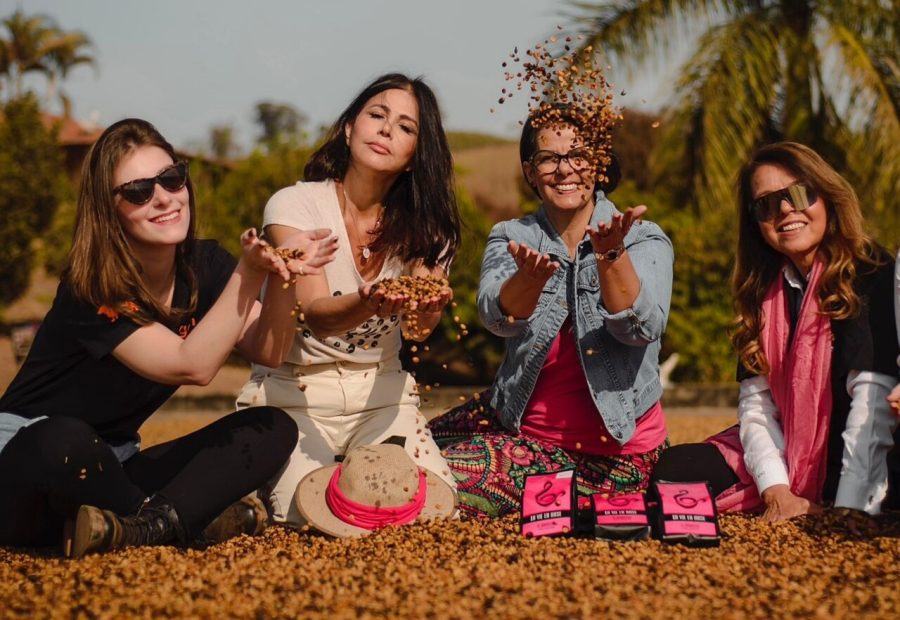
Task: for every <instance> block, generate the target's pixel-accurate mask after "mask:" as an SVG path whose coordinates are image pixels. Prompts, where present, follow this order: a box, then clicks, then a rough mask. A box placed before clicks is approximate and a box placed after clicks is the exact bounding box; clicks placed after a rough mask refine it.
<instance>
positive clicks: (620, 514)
mask: <svg viewBox="0 0 900 620" xmlns="http://www.w3.org/2000/svg"><path fill="white" fill-rule="evenodd" d="M591 502H592V503H593V506H594V511H593V513H594V537H595V538H606V539H611V540H643V539H645V538H649V537H650V519H649V517H648V516H647V501H646V498H645V496H644V494H643V493H622V494H619V495H606V494H603V495H601V494H599V493H597V494H594V495H593V496H592V497H591Z"/></svg>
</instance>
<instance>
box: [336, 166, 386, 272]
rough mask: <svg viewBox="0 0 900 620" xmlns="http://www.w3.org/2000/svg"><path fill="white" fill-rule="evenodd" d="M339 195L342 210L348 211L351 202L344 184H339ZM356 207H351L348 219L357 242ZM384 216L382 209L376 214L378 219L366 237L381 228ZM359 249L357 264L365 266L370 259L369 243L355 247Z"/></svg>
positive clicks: (351, 241) (357, 223)
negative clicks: (341, 199) (341, 198)
mask: <svg viewBox="0 0 900 620" xmlns="http://www.w3.org/2000/svg"><path fill="white" fill-rule="evenodd" d="M341 194H342V195H343V198H344V200H343V202H344V205H343V206H344V210H350V207H349V206H348V204H349V203H350V202H351V201H350V197H349V196H347V190H346V189H345V188H344V184H343V183H341ZM355 211H356V205H353V210H350V219H351V220H353V235H354V236H355V237H356V238H357V240H359V222H358V221H357V219H356V213H355ZM383 215H384V209H382V210H381V211H380V212H379V213H378V219H376V220H375V228H373V229H372V230H367V231H366V235H368V236H371V235H374V234H376V233H377V232H378V231H379V230H380V228H381V218H382V216H383ZM348 236H349V235H348ZM350 243H353V240H352V239H351V240H350ZM356 247H357V248H359V250H360V253H359V256H360V257H359V262H360V264H362V265H365V264H366V263H368V262H369V259H370V258H371V257H372V248H370V247H369V243H360V244H358V245H357V246H356Z"/></svg>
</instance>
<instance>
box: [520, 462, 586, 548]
mask: <svg viewBox="0 0 900 620" xmlns="http://www.w3.org/2000/svg"><path fill="white" fill-rule="evenodd" d="M574 508H575V471H574V470H572V469H564V470H562V471H557V472H553V473H549V474H530V475H528V476H526V477H525V488H524V489H523V490H522V535H523V536H529V537H532V536H534V537H537V536H554V535H561V534H568V533H570V532H571V531H572V530H573V526H574V516H575V510H574Z"/></svg>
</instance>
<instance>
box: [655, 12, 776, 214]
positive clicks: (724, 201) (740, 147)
mask: <svg viewBox="0 0 900 620" xmlns="http://www.w3.org/2000/svg"><path fill="white" fill-rule="evenodd" d="M779 37H781V40H783V38H784V34H783V33H779V31H778V29H777V28H776V27H775V26H774V25H773V24H772V23H771V22H769V21H760V20H759V19H758V18H757V17H756V16H745V17H744V18H741V19H738V20H734V21H731V22H729V23H727V24H723V25H721V26H718V27H716V28H713V29H711V30H710V31H708V32H707V33H706V34H705V35H704V36H703V38H702V39H701V42H700V46H699V49H698V51H697V53H696V54H695V55H694V57H693V58H692V59H691V60H690V61H689V62H688V63H687V64H686V66H685V68H684V70H683V72H682V74H681V76H680V78H679V81H678V84H677V91H676V96H677V100H678V101H679V103H678V105H677V106H676V109H675V112H674V113H673V114H672V115H671V116H670V117H668V118H667V119H666V130H665V134H664V136H663V140H662V143H661V144H660V149H659V152H660V153H668V155H667V157H666V159H665V160H663V159H657V160H656V161H655V162H654V165H655V167H656V168H657V171H658V174H660V175H665V174H666V173H665V171H664V170H663V169H661V168H662V167H663V166H666V165H671V164H672V159H673V158H675V159H676V160H677V159H678V158H684V159H683V160H687V161H691V162H692V163H691V164H690V168H692V170H691V176H692V179H693V181H692V183H691V187H690V188H689V192H688V193H689V194H690V195H691V197H692V202H693V204H695V205H696V208H697V209H698V212H704V211H707V210H720V209H722V208H723V206H725V205H730V204H731V202H732V194H733V191H732V187H733V181H734V176H735V173H736V172H737V170H738V169H739V168H740V166H741V165H742V164H743V162H744V161H745V160H746V158H747V156H748V155H749V153H750V152H751V151H752V150H753V149H754V148H756V147H757V146H758V145H759V143H760V142H761V141H762V139H763V137H764V136H765V135H766V132H767V129H768V126H767V117H768V112H769V109H770V106H771V102H772V99H773V97H774V90H773V84H777V83H779V82H780V81H781V79H782V77H781V65H782V63H781V61H780V48H779ZM685 147H691V148H692V149H693V152H688V151H686V150H685Z"/></svg>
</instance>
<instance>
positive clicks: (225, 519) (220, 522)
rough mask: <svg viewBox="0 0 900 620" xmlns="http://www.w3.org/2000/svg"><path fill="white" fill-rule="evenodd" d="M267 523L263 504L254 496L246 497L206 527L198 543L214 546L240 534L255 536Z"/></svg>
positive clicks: (267, 518)
mask: <svg viewBox="0 0 900 620" xmlns="http://www.w3.org/2000/svg"><path fill="white" fill-rule="evenodd" d="M268 522H269V515H268V514H267V512H266V507H265V506H264V505H263V503H262V502H261V501H260V500H259V498H258V497H256V495H255V494H254V495H247V496H246V497H242V498H241V499H239V500H238V501H236V502H235V503H233V504H232V505H231V506H229V507H228V508H226V509H225V510H224V511H223V512H222V514H220V515H219V516H218V517H216V518H215V519H214V520H213V522H212V523H210V524H209V525H207V526H206V529H204V530H203V532H202V533H201V534H200V538H199V539H198V542H200V543H203V544H207V545H214V544H216V543H220V542H224V541H226V540H228V539H229V538H234V537H235V536H240V535H241V534H248V535H250V536H257V535H259V534H262V533H263V530H265V529H266V525H268Z"/></svg>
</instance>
